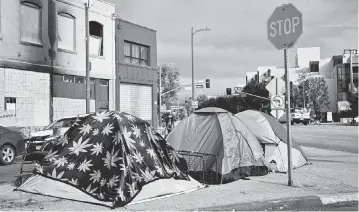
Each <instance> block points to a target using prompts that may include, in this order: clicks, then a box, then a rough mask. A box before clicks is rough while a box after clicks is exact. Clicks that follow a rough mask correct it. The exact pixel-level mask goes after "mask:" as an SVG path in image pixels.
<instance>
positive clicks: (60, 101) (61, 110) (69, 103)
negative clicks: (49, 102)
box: [54, 97, 95, 120]
mask: <svg viewBox="0 0 359 212" xmlns="http://www.w3.org/2000/svg"><path fill="white" fill-rule="evenodd" d="M90 111H91V112H95V100H93V99H92V100H91V101H90ZM85 113H86V100H85V99H69V98H59V97H54V120H58V119H61V118H64V117H70V116H77V115H82V114H85Z"/></svg>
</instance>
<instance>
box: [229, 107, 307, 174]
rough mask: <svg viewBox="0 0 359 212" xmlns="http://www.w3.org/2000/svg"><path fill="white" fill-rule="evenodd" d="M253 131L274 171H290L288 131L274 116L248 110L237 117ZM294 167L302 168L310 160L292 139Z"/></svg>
mask: <svg viewBox="0 0 359 212" xmlns="http://www.w3.org/2000/svg"><path fill="white" fill-rule="evenodd" d="M235 116H236V117H237V118H239V119H240V120H242V121H243V123H244V124H245V125H246V126H247V127H248V129H250V130H251V132H252V133H253V135H255V136H256V138H257V139H258V140H259V142H261V143H262V144H263V146H264V152H265V158H266V160H267V162H268V163H269V164H270V165H271V167H272V169H273V170H275V171H278V172H287V171H288V150H287V148H288V147H287V143H288V141H287V131H286V129H285V128H284V127H283V126H282V125H281V124H280V123H279V122H278V121H277V120H276V119H275V118H274V117H272V116H270V115H268V114H265V113H263V112H260V111H254V110H246V111H243V112H240V113H237V114H236V115H235ZM291 140H292V165H293V168H298V167H301V166H303V165H305V164H307V163H308V159H307V157H306V156H305V154H304V152H303V151H302V149H301V148H300V146H299V145H298V144H297V143H296V141H295V140H294V139H293V138H292V139H291Z"/></svg>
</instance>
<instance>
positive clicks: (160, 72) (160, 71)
mask: <svg viewBox="0 0 359 212" xmlns="http://www.w3.org/2000/svg"><path fill="white" fill-rule="evenodd" d="M158 69H159V75H160V77H159V79H160V80H159V86H160V89H159V90H160V91H159V94H160V95H159V96H160V98H159V100H158V104H159V106H160V120H159V125H160V127H162V112H161V106H162V100H161V99H162V97H161V92H162V89H161V88H162V68H161V66H160V67H158Z"/></svg>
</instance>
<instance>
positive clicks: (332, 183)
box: [0, 147, 358, 211]
mask: <svg viewBox="0 0 359 212" xmlns="http://www.w3.org/2000/svg"><path fill="white" fill-rule="evenodd" d="M302 148H303V150H304V151H305V153H306V154H307V156H308V157H309V159H310V160H311V162H312V163H313V165H307V166H304V167H301V168H299V169H297V170H293V172H292V175H293V182H294V186H292V187H290V186H288V185H287V182H288V176H287V175H286V174H281V173H271V174H268V175H266V176H261V177H251V178H250V180H248V181H247V180H239V181H236V182H233V183H229V184H225V185H213V186H209V187H208V188H204V189H201V190H197V191H194V192H192V193H188V194H183V195H178V196H173V197H169V198H163V199H158V200H154V201H151V202H144V203H139V204H133V205H127V206H125V207H123V208H117V209H115V210H119V211H127V210H130V211H139V210H146V211H148V210H151V211H154V210H156V211H158V210H166V211H168V210H177V211H184V210H191V211H194V210H198V209H199V210H203V209H204V210H206V208H207V209H209V208H217V210H220V209H225V208H226V207H228V205H232V206H233V205H235V206H236V207H237V206H238V207H239V206H240V205H242V206H243V204H244V205H247V207H249V208H247V209H245V210H250V209H254V206H253V204H254V203H257V204H255V205H260V204H259V203H260V202H261V204H262V206H263V204H265V202H267V204H274V205H275V204H277V205H278V204H280V203H281V201H284V202H285V201H287V202H286V203H285V204H286V205H290V204H294V205H295V204H296V205H297V206H298V204H297V203H298V201H299V202H300V201H302V202H305V203H306V204H307V203H308V204H309V202H312V203H315V204H319V203H322V204H324V203H323V201H322V199H320V201H319V199H318V196H320V197H327V198H326V200H324V201H327V203H336V202H338V201H353V200H354V201H358V196H357V193H358V155H357V154H351V153H345V152H338V151H330V150H323V149H316V148H309V147H302ZM12 189H13V187H11V185H2V186H0V190H1V191H3V192H1V193H0V199H1V200H2V201H1V202H0V211H4V210H24V209H25V210H41V209H44V210H60V211H64V210H72V211H73V210H91V211H99V210H100V211H101V210H107V211H108V210H110V209H109V208H106V207H102V206H97V205H92V204H86V203H79V202H73V201H67V200H61V199H57V198H50V197H44V196H38V195H32V194H27V193H23V192H13V191H12ZM353 193H354V194H353ZM332 195H335V196H336V197H337V198H332V197H331V196H332ZM342 195H345V196H344V197H346V198H344V197H343V196H342ZM288 198H289V199H291V200H293V201H292V203H289V202H288ZM343 198H344V199H343ZM273 200H276V201H273ZM278 207H279V208H276V209H277V210H279V209H280V207H281V206H278ZM262 209H263V208H262ZM262 209H258V210H262ZM286 209H287V210H290V209H288V208H286Z"/></svg>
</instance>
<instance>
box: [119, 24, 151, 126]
mask: <svg viewBox="0 0 359 212" xmlns="http://www.w3.org/2000/svg"><path fill="white" fill-rule="evenodd" d="M125 40H126V41H130V42H134V43H138V44H142V45H145V46H149V48H150V54H149V58H150V65H149V66H140V65H134V64H127V63H125V62H124V42H125ZM116 69H117V70H116V77H117V83H116V93H117V94H116V110H120V98H119V95H120V86H119V83H133V84H142V85H152V103H153V107H152V125H153V126H155V127H156V126H157V119H158V117H157V80H158V69H157V38H156V31H155V30H153V29H149V28H146V27H143V26H139V25H136V24H133V23H130V22H128V21H125V20H122V19H119V18H118V19H116Z"/></svg>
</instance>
